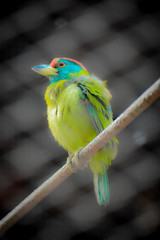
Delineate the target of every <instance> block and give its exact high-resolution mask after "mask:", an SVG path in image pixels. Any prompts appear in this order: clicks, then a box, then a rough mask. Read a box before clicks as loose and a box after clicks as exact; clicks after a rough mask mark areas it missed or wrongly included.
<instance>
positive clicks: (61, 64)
mask: <svg viewBox="0 0 160 240" xmlns="http://www.w3.org/2000/svg"><path fill="white" fill-rule="evenodd" d="M65 66H66V64H65V63H64V62H59V63H58V67H61V68H62V67H65Z"/></svg>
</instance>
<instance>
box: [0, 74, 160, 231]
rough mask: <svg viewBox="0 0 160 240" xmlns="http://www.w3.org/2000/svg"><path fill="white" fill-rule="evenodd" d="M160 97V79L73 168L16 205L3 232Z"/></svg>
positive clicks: (1, 224)
mask: <svg viewBox="0 0 160 240" xmlns="http://www.w3.org/2000/svg"><path fill="white" fill-rule="evenodd" d="M159 97H160V79H158V80H157V81H156V82H155V83H154V84H153V85H152V86H151V87H150V88H148V89H147V90H146V91H145V92H144V93H143V94H142V95H141V96H140V97H139V98H138V99H137V100H136V101H135V102H133V103H132V104H131V105H130V106H129V107H128V108H127V109H126V110H125V111H124V112H123V113H122V114H121V115H120V116H119V117H118V118H117V119H116V120H115V121H114V122H113V123H112V124H111V125H109V126H108V127H107V128H106V129H105V130H103V132H101V133H100V134H99V135H98V136H97V137H96V138H95V139H93V141H92V142H90V143H89V144H88V145H87V146H86V147H85V148H83V149H82V150H81V151H80V152H79V162H78V164H77V163H76V160H75V157H73V159H72V163H73V164H72V169H71V168H70V166H69V164H65V165H64V166H63V167H62V168H60V169H59V170H58V171H57V172H56V173H55V174H54V175H52V176H51V177H50V178H49V179H48V180H46V181H45V182H44V183H43V184H42V185H40V186H39V187H38V188H37V189H36V190H35V191H33V192H32V193H31V194H30V195H29V196H28V197H26V198H25V199H24V200H23V201H22V202H21V203H20V204H19V205H18V206H17V207H15V208H14V209H13V210H12V211H11V212H10V213H9V214H8V215H6V216H5V217H4V218H3V219H2V220H1V222H0V233H1V234H3V233H4V232H5V231H6V230H7V229H9V228H10V227H11V226H13V224H15V223H16V222H17V221H18V220H19V219H20V218H22V217H23V216H24V215H25V214H26V213H27V212H29V211H30V210H31V209H32V208H33V207H34V206H36V205H37V204H38V203H39V202H40V201H41V200H42V199H43V198H44V197H45V196H47V195H48V194H49V193H50V192H51V191H52V190H54V189H55V188H56V187H57V186H59V185H60V184H61V183H62V182H63V181H65V180H66V179H67V178H68V177H69V176H70V175H71V174H72V173H73V172H75V171H77V170H78V169H80V168H81V167H83V166H84V165H86V163H89V159H90V158H91V157H92V156H93V155H94V154H95V153H96V152H97V151H98V150H99V149H100V148H102V147H103V146H104V145H105V144H106V143H107V142H108V141H109V140H110V139H112V138H113V137H114V136H115V135H117V134H118V133H119V132H121V131H122V130H123V129H124V128H125V127H126V126H127V125H128V124H130V123H131V122H132V121H133V120H134V119H135V118H136V117H137V116H138V115H140V114H141V113H142V112H143V111H144V110H145V109H146V108H147V107H149V106H150V105H151V104H152V103H153V102H154V101H155V100H156V99H158V98H159Z"/></svg>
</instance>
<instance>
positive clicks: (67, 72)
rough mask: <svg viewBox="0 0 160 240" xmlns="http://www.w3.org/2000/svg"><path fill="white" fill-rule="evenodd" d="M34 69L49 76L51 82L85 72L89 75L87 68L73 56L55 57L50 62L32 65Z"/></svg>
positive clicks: (84, 73)
mask: <svg viewBox="0 0 160 240" xmlns="http://www.w3.org/2000/svg"><path fill="white" fill-rule="evenodd" d="M32 70H33V71H35V72H37V73H39V74H41V75H43V76H46V77H49V79H50V81H51V83H54V82H58V81H60V80H63V79H68V80H70V79H72V78H75V77H76V76H78V75H80V74H83V75H89V74H88V72H87V69H86V68H85V67H84V66H83V65H82V64H81V63H80V62H78V61H76V60H73V59H71V58H64V57H63V58H54V59H53V60H52V62H51V63H50V64H45V65H39V66H35V67H32Z"/></svg>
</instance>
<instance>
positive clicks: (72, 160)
mask: <svg viewBox="0 0 160 240" xmlns="http://www.w3.org/2000/svg"><path fill="white" fill-rule="evenodd" d="M82 149H83V147H80V148H79V149H77V150H76V151H75V153H74V154H69V156H68V158H67V165H68V167H69V169H70V170H71V171H73V170H76V169H77V167H78V168H82V167H81V166H80V161H79V153H80V151H81V150H82ZM87 166H88V165H87ZM87 166H85V167H87Z"/></svg>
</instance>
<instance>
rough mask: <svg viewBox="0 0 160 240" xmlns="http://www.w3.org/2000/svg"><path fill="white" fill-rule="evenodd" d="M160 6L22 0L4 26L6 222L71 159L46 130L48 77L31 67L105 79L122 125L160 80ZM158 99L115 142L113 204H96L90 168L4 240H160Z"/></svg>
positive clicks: (1, 192) (0, 191)
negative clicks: (73, 65) (67, 68)
mask: <svg viewBox="0 0 160 240" xmlns="http://www.w3.org/2000/svg"><path fill="white" fill-rule="evenodd" d="M157 2H158V1H154V0H153V1H148V0H147V1H144V0H136V1H128V0H119V1H118V0H117V1H116V0H108V1H101V0H99V1H98V0H97V1H96V0H93V1H89V0H87V1H86V0H85V1H83V0H82V1H80V0H79V1H73V0H61V1H51V0H46V1H23V3H20V2H18V4H17V5H16V4H15V6H14V8H13V9H11V10H9V9H8V8H7V9H6V11H5V9H3V10H2V11H3V12H2V14H1V20H0V33H1V36H0V72H1V95H0V105H1V110H0V114H1V120H0V121H1V124H0V126H1V134H0V137H1V147H0V153H1V161H0V165H1V167H0V209H1V218H2V217H4V216H5V215H6V214H7V213H8V212H9V211H10V210H11V209H12V208H14V207H15V206H16V205H17V204H18V203H19V202H20V201H22V200H23V199H24V198H25V197H26V196H28V195H29V194H30V193H31V192H32V191H33V190H34V189H35V188H36V187H38V186H39V185H40V184H41V183H42V182H43V181H44V180H46V179H47V178H48V177H49V176H50V175H51V174H52V173H54V172H55V171H57V170H58V169H59V168H60V167H61V166H62V165H63V164H64V163H65V160H66V158H67V153H66V152H65V151H64V150H63V149H62V148H61V147H60V146H59V145H58V144H57V143H56V142H55V141H54V138H53V137H52V136H51V133H50V130H49V129H48V123H47V116H46V104H45V102H44V97H43V96H44V92H45V89H46V87H47V85H48V81H47V79H45V78H43V77H39V76H37V75H36V74H35V73H34V72H32V71H31V67H32V66H34V65H38V64H41V63H49V62H50V61H51V60H52V59H53V58H55V57H60V56H63V57H71V58H74V59H76V60H79V61H81V62H82V63H83V64H84V66H86V68H87V69H88V71H89V72H90V73H95V74H96V75H97V76H99V77H100V78H101V79H107V80H108V86H109V89H110V91H111V93H112V96H113V97H112V101H111V104H112V109H113V113H114V118H116V117H117V116H118V115H119V114H120V113H121V112H122V111H123V110H125V108H127V107H128V106H129V104H131V103H132V102H133V101H134V100H135V99H136V98H137V97H138V96H139V95H140V94H141V93H142V92H143V91H144V90H145V89H147V88H148V87H149V86H150V85H151V84H152V83H153V82H154V81H155V80H156V79H157V78H158V77H159V75H160V70H159V64H160V62H159V50H160V30H159V29H160V28H159V11H158V3H157ZM159 107H160V102H159V101H156V102H155V103H154V104H153V105H152V106H151V107H150V108H149V109H148V110H146V111H145V112H144V113H143V114H142V115H141V116H139V117H138V118H137V119H136V120H135V121H134V122H133V123H131V124H130V126H128V127H127V128H126V129H125V130H124V131H123V132H122V133H120V134H119V135H118V140H119V153H118V156H117V158H116V159H115V160H114V161H113V162H112V166H111V167H110V168H109V181H110V195H111V197H110V204H109V206H107V207H99V206H98V204H97V202H96V198H95V196H94V189H93V183H92V180H93V179H92V178H93V176H92V173H91V171H90V170H89V169H85V170H84V171H79V172H77V173H76V174H73V175H72V176H71V177H70V178H69V179H67V180H66V181H65V182H64V183H63V184H62V185H60V186H59V187H58V188H57V189H56V190H55V191H54V192H53V193H51V194H50V195H49V196H47V197H46V198H45V199H44V200H43V201H42V202H41V203H40V204H38V205H37V206H36V207H35V208H34V209H33V210H32V211H31V212H30V213H28V214H27V215H26V216H25V217H23V219H21V220H20V221H19V222H18V223H16V225H14V226H13V227H12V228H11V229H10V230H8V232H7V233H6V234H5V235H4V236H3V238H4V239H14V238H15V239H30V240H32V239H34V240H36V239H40V240H43V239H57V240H63V239H64V240H66V239H68V240H69V239H108V240H117V239H118V240H120V239H123V240H125V239H126V240H128V239H129V240H130V239H131V240H132V239H133V240H134V239H155V238H157V239H159V237H160V230H159V229H160V208H159V206H160V204H159V202H160V190H159V187H160V161H159V160H160V148H159V143H160V128H159V118H160V116H159V115H160V114H159Z"/></svg>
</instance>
